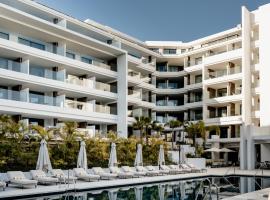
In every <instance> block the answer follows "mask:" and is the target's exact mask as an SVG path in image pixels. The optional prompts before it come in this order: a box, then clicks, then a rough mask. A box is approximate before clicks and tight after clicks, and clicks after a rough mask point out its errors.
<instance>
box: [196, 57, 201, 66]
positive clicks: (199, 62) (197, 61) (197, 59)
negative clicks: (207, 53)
mask: <svg viewBox="0 0 270 200" xmlns="http://www.w3.org/2000/svg"><path fill="white" fill-rule="evenodd" d="M199 64H202V57H199V58H195V65H199Z"/></svg>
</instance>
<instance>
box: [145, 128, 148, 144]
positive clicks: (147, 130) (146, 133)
mask: <svg viewBox="0 0 270 200" xmlns="http://www.w3.org/2000/svg"><path fill="white" fill-rule="evenodd" d="M145 132H146V134H145V136H146V145H148V144H149V141H148V128H146V131H145Z"/></svg>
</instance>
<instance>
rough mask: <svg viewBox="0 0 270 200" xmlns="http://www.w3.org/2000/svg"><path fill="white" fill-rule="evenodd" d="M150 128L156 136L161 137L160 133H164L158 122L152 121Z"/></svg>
mask: <svg viewBox="0 0 270 200" xmlns="http://www.w3.org/2000/svg"><path fill="white" fill-rule="evenodd" d="M151 128H152V129H153V130H154V131H156V132H157V134H159V135H161V133H162V131H164V127H163V126H162V125H161V124H159V123H158V121H153V122H152V125H151Z"/></svg>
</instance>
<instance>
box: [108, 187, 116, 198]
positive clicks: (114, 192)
mask: <svg viewBox="0 0 270 200" xmlns="http://www.w3.org/2000/svg"><path fill="white" fill-rule="evenodd" d="M117 192H118V190H117V189H112V190H109V191H108V197H109V200H117Z"/></svg>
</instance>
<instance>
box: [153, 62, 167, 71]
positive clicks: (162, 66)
mask: <svg viewBox="0 0 270 200" xmlns="http://www.w3.org/2000/svg"><path fill="white" fill-rule="evenodd" d="M166 68H167V63H165V62H162V63H157V64H156V69H157V71H159V72H166V71H167V69H166Z"/></svg>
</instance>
